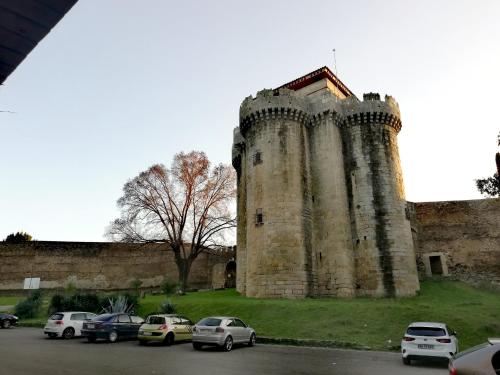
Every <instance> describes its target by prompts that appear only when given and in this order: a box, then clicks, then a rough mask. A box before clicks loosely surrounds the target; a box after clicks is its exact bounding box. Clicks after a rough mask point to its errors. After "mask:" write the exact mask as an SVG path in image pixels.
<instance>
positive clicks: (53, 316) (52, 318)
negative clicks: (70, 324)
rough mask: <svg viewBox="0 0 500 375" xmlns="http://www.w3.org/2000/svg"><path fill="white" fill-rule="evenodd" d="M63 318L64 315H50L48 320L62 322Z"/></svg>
mask: <svg viewBox="0 0 500 375" xmlns="http://www.w3.org/2000/svg"><path fill="white" fill-rule="evenodd" d="M62 318H64V314H52V316H51V317H50V318H49V319H50V320H62Z"/></svg>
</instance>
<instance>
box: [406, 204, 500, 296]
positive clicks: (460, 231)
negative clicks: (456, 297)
mask: <svg viewBox="0 0 500 375" xmlns="http://www.w3.org/2000/svg"><path fill="white" fill-rule="evenodd" d="M408 205H409V208H410V212H411V213H412V214H411V222H412V231H413V234H414V240H415V244H416V246H415V247H416V253H417V263H418V267H419V274H420V277H425V276H431V275H432V276H434V275H436V274H439V265H440V264H441V266H442V268H441V272H442V275H443V276H449V277H451V278H454V279H458V280H462V281H469V282H473V283H478V282H488V283H490V282H491V283H493V284H497V285H499V286H500V198H496V199H480V200H469V201H449V202H422V203H410V202H408ZM430 257H434V258H435V260H436V261H437V265H434V267H435V269H434V271H435V272H434V273H432V272H430V271H431V269H430V261H429V260H430V259H429V258H430Z"/></svg>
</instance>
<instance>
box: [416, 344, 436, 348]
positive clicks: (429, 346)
mask: <svg viewBox="0 0 500 375" xmlns="http://www.w3.org/2000/svg"><path fill="white" fill-rule="evenodd" d="M418 348H419V349H434V345H429V344H418Z"/></svg>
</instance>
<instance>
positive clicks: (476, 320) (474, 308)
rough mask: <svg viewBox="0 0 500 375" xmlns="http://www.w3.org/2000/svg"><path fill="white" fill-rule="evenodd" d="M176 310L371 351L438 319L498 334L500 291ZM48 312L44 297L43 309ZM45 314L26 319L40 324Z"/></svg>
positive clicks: (462, 333) (462, 331)
mask: <svg viewBox="0 0 500 375" xmlns="http://www.w3.org/2000/svg"><path fill="white" fill-rule="evenodd" d="M19 299H20V298H19V297H0V305H14V304H15V303H16V302H17V301H18V300H19ZM165 299H166V298H165V296H163V295H148V296H146V297H145V298H143V299H141V300H140V306H139V308H138V315H140V316H142V317H146V316H147V315H148V314H150V313H152V312H154V311H157V310H158V306H159V305H160V304H161V303H162V302H164V301H165ZM172 301H173V303H174V304H175V306H176V308H177V311H178V312H179V313H181V314H183V315H185V316H187V317H188V318H190V319H191V320H193V321H194V322H197V321H198V320H199V319H200V318H202V317H205V316H210V315H212V316H213V315H234V316H238V317H240V318H242V319H243V320H244V321H245V322H247V323H248V324H250V325H251V326H252V327H253V328H254V329H255V330H256V331H257V336H265V337H270V338H289V339H308V340H326V341H335V342H336V343H339V344H340V345H342V344H348V345H352V346H357V347H369V348H372V349H389V348H392V349H393V348H394V347H395V346H398V345H399V344H400V342H401V338H402V336H403V333H404V330H405V328H406V326H407V325H408V324H409V323H410V322H415V321H436V322H444V323H446V324H448V325H449V326H450V327H451V328H452V329H454V330H456V331H457V332H458V338H459V343H460V349H462V350H463V349H466V348H468V347H470V346H473V345H476V344H478V343H481V342H484V341H485V340H486V339H487V338H488V337H500V293H497V292H491V291H486V290H480V289H476V288H473V287H472V286H469V285H467V284H464V283H460V282H452V281H424V282H422V283H421V293H420V295H419V296H417V297H411V298H400V299H386V298H356V299H337V298H315V299H313V298H307V299H302V300H285V299H254V298H246V297H242V296H240V295H239V294H238V293H237V292H236V291H235V290H234V289H229V290H220V291H209V292H196V293H188V294H187V295H185V296H176V297H173V298H172ZM47 310H48V298H45V299H44V303H43V307H42V310H41V311H42V312H46V311H47ZM46 321H47V314H46V313H41V314H40V317H38V318H37V319H30V320H23V321H22V323H23V324H26V325H38V326H39V325H41V324H44V323H45V322H46Z"/></svg>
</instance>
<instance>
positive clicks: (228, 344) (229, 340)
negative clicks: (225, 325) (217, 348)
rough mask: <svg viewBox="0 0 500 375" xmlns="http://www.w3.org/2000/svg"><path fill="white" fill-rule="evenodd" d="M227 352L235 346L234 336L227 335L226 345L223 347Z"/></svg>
mask: <svg viewBox="0 0 500 375" xmlns="http://www.w3.org/2000/svg"><path fill="white" fill-rule="evenodd" d="M222 348H223V349H224V350H225V351H226V352H230V351H231V349H232V348H233V338H232V337H231V336H227V338H226V341H224V346H223V347H222Z"/></svg>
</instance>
